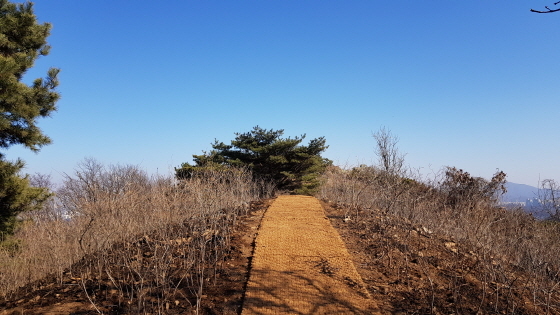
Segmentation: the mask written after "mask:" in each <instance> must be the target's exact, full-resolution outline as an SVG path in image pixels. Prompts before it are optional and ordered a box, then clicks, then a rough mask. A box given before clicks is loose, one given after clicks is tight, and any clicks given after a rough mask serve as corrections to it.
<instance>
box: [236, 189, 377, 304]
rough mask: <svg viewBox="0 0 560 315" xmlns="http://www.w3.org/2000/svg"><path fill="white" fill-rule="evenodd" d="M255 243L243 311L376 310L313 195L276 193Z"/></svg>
mask: <svg viewBox="0 0 560 315" xmlns="http://www.w3.org/2000/svg"><path fill="white" fill-rule="evenodd" d="M255 243H256V245H255V251H254V254H253V260H252V268H251V273H250V277H249V282H248V284H247V291H246V293H245V302H244V305H243V312H242V315H254V314H377V313H378V312H377V307H376V305H375V303H374V302H373V301H372V300H371V298H370V295H369V293H368V292H367V290H366V289H365V285H364V283H363V281H362V279H361V278H360V275H359V274H358V273H357V271H356V268H355V267H354V265H353V263H352V259H351V257H350V254H349V253H348V250H347V249H346V247H345V246H344V243H343V242H342V239H341V238H340V235H339V234H338V232H337V231H336V230H335V229H334V228H333V227H332V225H331V224H330V222H329V221H328V219H327V217H326V216H325V213H324V210H323V208H322V207H321V204H320V203H319V201H318V200H317V199H316V198H313V197H308V196H280V197H278V198H277V199H276V200H275V201H274V202H273V203H272V205H271V206H270V207H269V209H268V210H267V212H266V214H265V216H264V218H263V221H262V223H261V227H260V230H259V234H258V236H257V239H256V242H255Z"/></svg>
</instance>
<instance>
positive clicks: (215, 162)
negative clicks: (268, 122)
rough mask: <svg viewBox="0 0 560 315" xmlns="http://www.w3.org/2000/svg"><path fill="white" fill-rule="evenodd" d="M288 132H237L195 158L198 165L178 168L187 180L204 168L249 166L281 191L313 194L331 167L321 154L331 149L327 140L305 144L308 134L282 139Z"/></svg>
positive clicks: (181, 176) (255, 128) (216, 142)
mask: <svg viewBox="0 0 560 315" xmlns="http://www.w3.org/2000/svg"><path fill="white" fill-rule="evenodd" d="M283 134H284V130H282V129H281V130H272V129H271V130H266V129H262V128H260V127H259V126H256V127H254V128H253V130H251V131H249V132H246V133H236V134H235V135H236V137H235V140H233V141H231V144H229V145H227V144H225V143H223V142H219V141H217V140H216V141H215V142H214V144H212V150H211V151H210V152H203V154H202V155H193V160H194V162H195V164H194V165H191V164H189V163H183V164H182V165H181V167H180V168H178V169H176V176H177V178H179V179H186V178H189V177H191V176H192V174H194V173H196V172H198V171H201V170H204V169H220V168H221V169H223V168H227V167H232V166H233V167H248V168H249V169H250V170H251V171H252V172H253V174H254V176H255V177H256V178H258V179H265V180H269V181H272V182H273V183H274V184H275V185H276V186H277V187H278V188H279V189H282V190H291V191H294V192H296V193H301V194H311V193H312V192H313V191H314V190H315V189H316V188H317V187H318V185H319V180H318V177H319V175H320V174H321V173H322V172H323V171H324V170H325V168H326V167H327V166H328V165H329V164H331V161H329V160H328V159H325V158H322V157H321V153H322V152H323V151H325V150H326V149H327V148H328V146H327V145H326V144H325V143H326V140H325V138H323V137H320V138H317V139H313V140H311V141H310V142H309V144H308V145H307V146H305V145H301V142H302V141H303V140H304V139H305V135H302V136H300V137H295V138H282V135H283Z"/></svg>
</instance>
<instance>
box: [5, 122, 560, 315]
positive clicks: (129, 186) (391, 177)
mask: <svg viewBox="0 0 560 315" xmlns="http://www.w3.org/2000/svg"><path fill="white" fill-rule="evenodd" d="M261 131H262V132H264V133H263V135H265V134H268V135H269V136H270V137H271V139H274V138H277V137H278V135H280V134H279V133H274V132H272V131H267V132H265V131H264V130H261ZM270 132H272V134H270ZM249 136H251V134H244V137H249ZM375 139H376V141H377V145H378V147H377V149H378V150H377V153H378V154H379V155H380V159H379V163H378V165H373V166H367V165H361V166H359V167H354V168H350V169H342V168H340V167H336V166H332V165H329V166H328V167H326V168H325V171H324V172H323V173H322V176H321V177H320V178H317V181H318V183H320V186H317V187H318V192H317V196H318V197H319V198H321V199H322V200H324V201H326V202H327V203H325V207H326V209H327V213H328V214H329V216H330V217H331V219H332V222H333V224H334V225H335V226H336V227H337V228H338V229H339V230H340V231H341V233H342V234H343V236H344V238H345V239H346V241H347V245H348V246H350V247H351V248H352V250H351V252H353V253H355V255H356V257H355V259H357V260H356V262H358V261H359V264H358V263H356V265H357V266H358V270H359V271H360V272H362V273H363V275H362V277H363V278H364V281H365V283H366V285H367V286H368V289H369V290H370V292H371V293H372V295H373V296H374V298H375V299H376V302H377V303H378V304H379V305H380V309H382V310H384V311H386V312H388V313H396V312H398V311H405V312H409V313H416V314H438V313H455V314H491V313H496V314H560V296H559V291H558V290H559V287H560V263H559V261H560V257H559V256H558V255H559V254H558V253H560V245H559V244H560V225H559V224H558V223H557V221H555V220H548V221H538V220H535V219H534V218H533V217H532V216H531V215H529V214H527V213H525V212H523V211H522V210H520V209H518V210H506V209H503V208H501V207H500V204H499V200H500V196H501V195H502V194H503V193H504V192H505V188H504V187H505V186H504V184H505V179H506V174H505V173H504V172H501V171H498V172H496V173H495V174H494V175H493V176H492V178H491V179H490V180H486V179H483V178H479V177H473V176H471V175H470V174H469V173H468V172H465V171H463V170H461V169H457V168H454V167H447V168H445V169H443V170H442V171H441V172H440V173H439V174H438V175H436V176H435V177H434V178H432V179H426V178H422V177H420V176H417V175H415V174H414V173H413V172H411V171H410V170H408V169H407V168H405V167H404V155H402V154H400V153H399V152H398V150H397V147H396V143H397V139H396V138H395V137H394V136H392V135H391V134H390V132H388V131H386V130H384V129H382V130H381V131H380V132H378V133H377V134H376V135H375ZM292 140H293V139H292ZM292 140H291V141H292ZM297 141H301V139H300V138H298V140H297ZM297 141H295V142H293V141H292V142H291V145H292V146H294V145H295V146H296V147H297V144H296V142H297ZM297 143H299V142H297ZM323 145H324V144H323ZM218 147H221V144H220V145H219V146H218ZM230 149H231V148H230ZM228 150H229V149H228ZM220 158H224V157H220V155H219V154H217V153H216V152H215V153H212V154H206V153H205V154H204V155H202V156H198V159H199V160H200V161H203V160H204V161H205V162H201V163H200V164H197V165H195V166H189V165H183V166H184V167H183V168H181V169H178V170H177V177H178V178H179V179H178V178H169V177H150V176H148V175H147V174H146V173H145V172H143V171H142V170H140V169H139V168H137V167H135V166H126V165H125V166H119V165H116V166H104V165H102V164H100V163H98V162H96V161H95V160H92V159H88V160H85V161H84V162H83V163H82V164H80V165H79V167H78V168H77V170H76V172H75V173H74V174H72V175H68V176H66V178H65V180H64V182H63V184H62V185H61V186H60V187H59V188H58V189H56V197H50V198H49V199H47V202H44V203H42V206H41V207H40V208H37V209H36V210H32V211H28V212H26V213H25V215H22V216H20V219H22V222H25V224H22V225H21V226H20V227H19V228H18V229H17V230H16V233H15V235H14V236H13V237H12V238H10V239H9V241H6V242H4V244H3V245H2V246H1V247H0V296H1V297H2V298H0V306H3V307H6V308H14V307H16V306H17V305H22V304H25V303H27V305H33V307H36V306H37V305H40V303H41V302H40V301H43V300H46V299H43V297H44V296H48V295H49V294H52V292H60V291H57V290H67V288H69V287H70V286H71V287H72V288H73V289H72V290H70V291H68V290H69V289H68V290H67V291H63V292H69V293H68V294H74V295H76V296H78V295H79V296H80V297H81V298H80V299H81V303H85V304H87V305H88V307H89V309H90V312H91V313H114V314H133V313H134V314H136V313H144V314H148V313H161V314H178V313H189V312H191V313H201V314H211V313H212V312H216V310H218V309H219V310H221V312H222V313H231V314H234V313H238V312H239V307H240V305H241V302H240V301H241V294H240V293H239V294H238V297H237V300H235V301H236V302H231V300H230V301H229V302H228V299H227V298H224V299H223V301H222V302H218V300H220V299H221V298H220V297H217V296H210V294H211V293H210V292H221V293H216V294H225V293H224V292H225V291H219V290H216V289H215V288H218V287H220V286H221V285H223V283H224V279H226V278H227V277H228V275H230V274H232V271H231V270H233V269H232V268H235V267H234V266H233V265H232V264H233V261H232V260H229V259H230V257H232V256H233V255H234V254H235V252H236V251H238V249H237V248H236V247H235V246H237V245H234V244H238V243H236V242H239V239H235V240H234V239H233V236H232V235H234V234H235V231H236V229H238V222H240V220H241V218H243V215H244V214H246V213H247V211H248V209H249V208H250V205H251V202H252V201H255V200H258V199H260V198H265V197H267V196H271V195H273V194H274V192H275V188H276V187H277V185H278V182H275V181H270V178H271V177H268V179H269V180H263V176H255V175H254V174H253V173H252V171H253V170H255V168H251V167H245V168H244V167H241V166H243V165H246V164H247V163H239V165H236V163H237V162H236V163H234V162H231V161H230V162H231V163H229V162H228V163H222V164H219V163H215V162H213V161H214V160H217V159H220ZM228 158H229V157H228ZM232 161H233V160H232ZM321 165H322V167H324V166H325V164H321ZM271 169H275V168H271ZM260 171H261V172H264V171H263V169H260ZM181 172H186V173H181ZM180 174H183V175H180ZM318 174H320V173H316V175H318ZM271 176H272V175H271ZM264 178H266V177H264ZM259 179H260V181H259ZM30 180H32V181H33V182H35V183H40V185H39V186H49V184H48V178H42V177H34V178H30ZM545 184H546V185H548V186H547V187H548V188H550V189H549V192H551V193H554V194H555V193H556V192H557V189H555V187H556V186H555V182H553V181H547V182H545ZM281 187H282V186H281ZM284 187H287V186H284ZM549 197H550V196H549ZM548 199H550V200H555V197H554V198H552V197H551V198H548ZM548 199H547V200H548ZM549 212H550V214H551V215H554V214H556V213H557V212H556V210H555V208H553V207H552V208H550V211H549ZM243 220H244V219H243ZM244 233H248V232H247V230H246V231H245V232H244ZM249 242H250V241H249ZM246 255H250V254H246ZM245 258H246V257H245ZM230 262H231V263H230ZM236 264H237V266H238V268H239V269H238V270H243V271H242V272H241V274H244V275H246V273H247V268H248V262H247V261H246V260H245V261H244V262H240V261H238V262H236ZM238 275H239V273H238ZM49 281H50V282H49ZM235 281H237V282H243V281H246V276H243V275H242V276H238V277H237V278H236V280H235ZM48 283H50V284H48ZM57 288H58V289H57ZM36 289H39V290H40V291H34V290H36ZM237 290H238V291H236V292H239V290H241V291H242V290H243V289H242V288H238V289H237ZM34 292H42V293H40V294H41V295H37V293H34ZM30 295H31V296H33V295H36V296H39V298H33V297H29V296H30ZM22 297H25V298H22ZM14 299H15V300H14ZM18 301H26V302H18ZM18 303H20V304H18ZM217 303H222V304H221V306H217V305H216V304H217ZM227 303H231V304H227ZM224 305H229V306H227V307H226V306H224ZM82 307H83V304H82ZM226 310H227V311H226Z"/></svg>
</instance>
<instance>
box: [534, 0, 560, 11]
mask: <svg viewBox="0 0 560 315" xmlns="http://www.w3.org/2000/svg"><path fill="white" fill-rule="evenodd" d="M559 3H560V1H558V2H554V5H558V4H559ZM545 9H546V11H541V10H535V9H531V12H535V13H553V12H558V11H560V8H559V9H551V8H549V7H548V6H545Z"/></svg>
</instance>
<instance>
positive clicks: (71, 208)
mask: <svg viewBox="0 0 560 315" xmlns="http://www.w3.org/2000/svg"><path fill="white" fill-rule="evenodd" d="M251 178H252V177H251V174H250V173H248V172H247V171H246V170H243V169H230V170H222V171H205V172H204V173H200V174H197V175H196V176H193V177H192V178H191V179H190V180H184V181H176V180H175V179H173V178H167V177H150V176H148V175H147V174H146V173H145V172H143V171H141V170H140V169H139V168H137V167H135V166H109V167H105V166H103V165H101V164H99V163H98V162H96V161H94V160H85V162H83V163H82V164H81V165H80V166H79V168H78V169H77V170H76V172H75V174H74V175H73V176H66V178H65V180H64V183H63V184H62V186H61V187H60V188H59V189H58V191H57V193H56V196H57V197H56V199H53V201H52V202H51V203H49V204H47V205H48V208H47V209H43V210H42V211H40V212H37V213H33V214H30V216H29V220H28V222H27V224H25V226H24V227H23V228H21V229H20V230H19V231H18V232H17V234H16V236H15V238H16V239H17V240H18V242H19V244H20V245H19V249H18V250H15V251H14V250H12V251H8V250H6V249H3V250H1V251H0V295H2V296H6V295H9V294H10V292H13V291H14V290H15V289H17V288H19V287H21V286H23V285H26V284H28V283H30V282H32V281H34V280H38V279H41V278H42V277H44V276H45V275H48V274H54V275H55V276H56V278H57V279H58V280H59V281H62V279H63V278H64V277H65V276H66V277H68V276H72V277H76V278H79V279H81V285H82V286H83V287H84V289H86V288H87V287H88V286H87V284H88V282H95V281H98V282H99V283H98V284H97V285H98V287H99V288H101V287H103V286H105V287H106V286H107V283H109V284H110V285H109V286H110V287H111V288H112V289H116V291H117V293H115V294H116V297H115V298H116V299H117V301H118V302H119V303H124V302H123V301H126V302H127V303H128V304H129V305H131V306H130V307H134V310H135V311H137V312H144V311H146V310H147V309H156V310H160V311H161V310H162V309H163V308H164V306H165V307H169V302H170V301H172V302H173V303H175V304H178V302H175V301H177V299H186V298H185V296H186V295H192V293H194V295H195V296H196V297H197V299H196V300H195V301H187V302H184V301H183V302H182V303H183V304H184V303H188V304H194V303H196V304H197V305H198V304H199V303H200V299H201V298H202V296H203V288H204V286H205V284H206V283H207V282H208V280H209V278H211V276H212V272H215V271H216V269H217V267H218V265H219V264H220V261H221V260H222V258H223V256H224V255H225V254H226V251H227V249H228V245H229V234H230V230H231V229H232V227H233V226H234V224H235V221H236V219H237V216H238V215H239V214H241V213H242V212H244V211H246V210H247V208H248V204H249V202H251V201H253V200H256V199H258V198H259V197H260V196H259V192H261V191H262V189H261V188H260V187H258V186H257V184H256V183H255V182H253V181H252V179H251ZM65 216H66V217H65ZM115 275H119V279H117V278H116V276H115ZM103 281H105V282H107V283H105V282H104V283H105V284H104V285H102V282H103ZM90 285H91V283H90ZM192 288H196V290H194V292H190V293H189V294H186V293H184V292H183V293H181V292H182V290H183V291H184V290H190V291H193V289H192ZM86 293H88V292H87V290H86ZM187 293H188V292H187ZM90 294H92V293H90ZM181 294H182V296H183V297H182V298H181ZM88 297H89V295H88ZM94 300H95V299H94V298H92V303H94V302H93V301H94ZM166 303H167V304H166ZM94 305H95V303H94ZM197 305H195V306H197Z"/></svg>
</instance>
